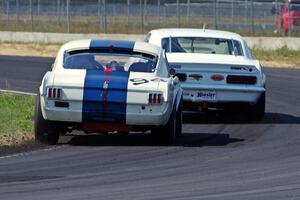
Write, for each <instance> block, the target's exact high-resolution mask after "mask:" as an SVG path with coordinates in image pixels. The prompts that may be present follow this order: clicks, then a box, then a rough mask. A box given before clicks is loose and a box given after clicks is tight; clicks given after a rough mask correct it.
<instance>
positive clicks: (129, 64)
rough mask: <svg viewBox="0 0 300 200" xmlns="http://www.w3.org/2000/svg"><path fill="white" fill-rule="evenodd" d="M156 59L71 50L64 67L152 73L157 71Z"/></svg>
mask: <svg viewBox="0 0 300 200" xmlns="http://www.w3.org/2000/svg"><path fill="white" fill-rule="evenodd" d="M156 60H157V58H156V57H151V56H148V57H145V56H143V55H142V54H122V53H121V54H120V53H96V52H69V53H65V56H64V68H66V69H98V70H102V71H132V72H149V73H151V72H154V71H155V68H156V63H157V61H156Z"/></svg>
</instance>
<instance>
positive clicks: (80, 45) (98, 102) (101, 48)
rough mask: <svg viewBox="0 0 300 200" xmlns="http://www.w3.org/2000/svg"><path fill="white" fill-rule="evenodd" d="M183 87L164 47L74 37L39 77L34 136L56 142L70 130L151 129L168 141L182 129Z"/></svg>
mask: <svg viewBox="0 0 300 200" xmlns="http://www.w3.org/2000/svg"><path fill="white" fill-rule="evenodd" d="M181 124H182V89H181V87H180V84H179V80H178V78H177V77H174V76H172V75H170V74H169V66H168V62H167V60H166V55H165V51H164V50H162V49H161V48H160V47H158V46H155V45H152V44H148V43H144V42H130V41H104V40H79V41H72V42H69V43H67V44H65V45H63V46H62V47H61V49H60V51H59V52H58V55H57V57H56V60H55V62H54V64H53V66H52V70H51V71H49V72H47V73H46V74H45V76H44V78H43V80H42V83H41V86H40V89H39V94H38V95H37V100H36V110H35V137H36V140H37V141H38V142H41V143H44V144H56V143H57V142H58V139H59V135H60V134H66V133H67V132H71V131H72V130H83V131H85V132H86V133H89V132H105V133H107V132H115V131H118V132H126V133H129V132H130V131H143V132H144V131H148V130H151V134H152V136H153V139H154V140H155V141H156V142H161V143H171V142H172V141H173V139H174V137H175V136H179V135H180V134H181V130H182V127H181V126H182V125H181Z"/></svg>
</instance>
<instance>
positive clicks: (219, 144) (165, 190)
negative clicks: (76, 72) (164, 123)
mask: <svg viewBox="0 0 300 200" xmlns="http://www.w3.org/2000/svg"><path fill="white" fill-rule="evenodd" d="M51 62H53V59H52V58H34V57H32V58H31V57H9V56H1V57H0V88H1V89H11V90H21V91H26V92H35V91H37V87H38V85H39V82H40V80H41V78H42V75H43V73H44V72H45V71H46V70H47V69H48V68H49V67H50V65H51ZM265 72H266V74H267V77H268V82H267V90H268V93H267V113H266V117H265V119H264V120H263V121H262V122H260V123H247V122H246V121H245V120H241V119H240V117H238V116H231V117H229V116H227V117H226V116H222V115H219V114H215V113H212V114H210V115H208V116H204V115H201V114H193V113H185V116H184V121H185V124H184V134H183V135H182V137H180V138H178V139H177V140H176V142H175V144H174V145H173V146H152V144H151V138H150V135H149V134H132V135H128V136H126V135H117V134H115V135H91V136H76V137H65V138H63V139H62V140H61V141H60V144H59V145H57V146H55V147H45V148H43V149H39V150H34V151H32V152H26V153H21V154H15V155H9V156H6V157H1V158H0V199H1V200H6V199H22V200H27V199H28V200H32V199H49V200H53V199H107V200H108V199H113V200H115V199H128V200H132V199H185V200H189V199H222V200H224V199H228V200H229V199H230V200H232V199H243V200H247V199H249V200H253V199H255V200H258V199H262V200H265V199H272V200H276V199H288V200H290V199H295V200H296V199H300V87H299V85H300V78H299V77H300V70H297V69H265Z"/></svg>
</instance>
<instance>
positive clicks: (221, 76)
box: [210, 74, 224, 81]
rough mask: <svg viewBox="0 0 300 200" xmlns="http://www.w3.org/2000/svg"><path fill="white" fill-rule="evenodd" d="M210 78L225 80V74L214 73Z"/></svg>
mask: <svg viewBox="0 0 300 200" xmlns="http://www.w3.org/2000/svg"><path fill="white" fill-rule="evenodd" d="M210 78H211V79H212V80H214V81H223V80H224V76H223V75H221V74H214V75H212V76H211V77H210Z"/></svg>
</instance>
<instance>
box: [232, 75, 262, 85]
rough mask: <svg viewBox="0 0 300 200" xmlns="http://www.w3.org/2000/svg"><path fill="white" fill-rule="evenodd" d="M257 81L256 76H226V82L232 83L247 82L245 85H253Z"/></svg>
mask: <svg viewBox="0 0 300 200" xmlns="http://www.w3.org/2000/svg"><path fill="white" fill-rule="evenodd" d="M256 81H257V78H256V76H235V75H234V76H233V75H230V76H227V83H232V84H247V85H255V84H256Z"/></svg>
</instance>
